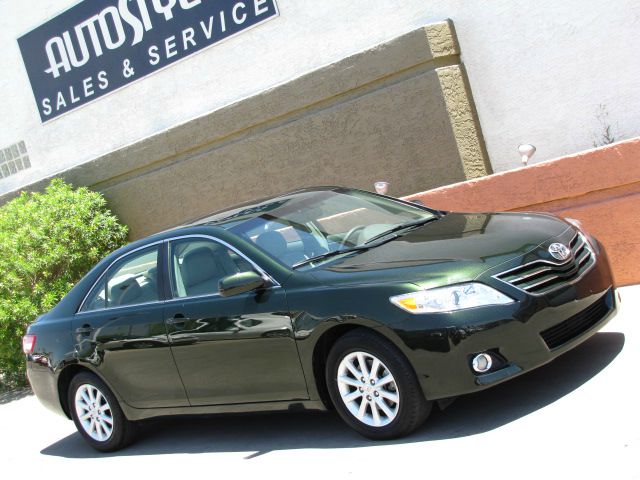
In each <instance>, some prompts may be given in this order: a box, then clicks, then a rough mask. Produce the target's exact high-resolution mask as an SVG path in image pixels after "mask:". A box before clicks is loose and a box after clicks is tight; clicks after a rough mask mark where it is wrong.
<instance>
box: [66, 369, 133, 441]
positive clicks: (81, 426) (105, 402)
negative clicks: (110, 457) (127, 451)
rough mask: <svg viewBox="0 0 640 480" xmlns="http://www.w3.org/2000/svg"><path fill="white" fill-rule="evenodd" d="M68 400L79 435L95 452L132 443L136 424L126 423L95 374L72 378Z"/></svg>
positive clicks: (117, 406) (82, 374) (79, 375)
mask: <svg viewBox="0 0 640 480" xmlns="http://www.w3.org/2000/svg"><path fill="white" fill-rule="evenodd" d="M68 401H69V409H70V410H71V416H72V417H73V422H74V423H75V425H76V428H77V429H78V432H80V434H81V435H82V436H83V437H84V439H85V440H86V441H87V442H88V443H89V445H91V446H92V447H93V448H95V449H96V450H100V451H101V452H112V451H114V450H119V449H121V448H123V447H125V446H126V445H127V444H128V443H129V442H130V441H131V439H132V437H133V427H134V424H133V423H132V422H130V421H129V420H127V418H126V417H125V416H124V413H123V412H122V409H121V408H120V405H119V404H118V401H117V400H116V398H115V396H114V395H113V393H112V392H111V390H109V387H107V386H106V385H105V384H104V382H103V381H102V380H100V378H98V377H97V376H96V375H94V374H92V373H89V372H82V373H79V374H77V375H76V376H75V377H73V379H72V380H71V385H70V386H69V397H68Z"/></svg>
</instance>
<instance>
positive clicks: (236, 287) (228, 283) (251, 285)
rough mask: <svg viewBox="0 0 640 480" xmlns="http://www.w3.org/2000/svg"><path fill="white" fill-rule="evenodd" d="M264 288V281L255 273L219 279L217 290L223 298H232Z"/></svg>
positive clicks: (241, 273) (242, 273) (236, 274)
mask: <svg viewBox="0 0 640 480" xmlns="http://www.w3.org/2000/svg"><path fill="white" fill-rule="evenodd" d="M264 286H265V280H264V278H262V277H261V276H260V275H258V274H257V273H256V272H240V273H234V274H233V275H228V276H226V277H224V278H221V279H220V282H219V283H218V289H219V291H220V295H222V296H223V297H232V296H233V295H240V294H241V293H247V292H251V291H253V290H257V289H259V288H261V287H264Z"/></svg>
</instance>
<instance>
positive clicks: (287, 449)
mask: <svg viewBox="0 0 640 480" xmlns="http://www.w3.org/2000/svg"><path fill="white" fill-rule="evenodd" d="M619 291H620V293H621V295H622V300H623V301H622V304H621V308H620V310H619V313H618V315H617V316H616V317H615V318H614V319H613V320H612V321H611V322H610V323H609V324H608V325H607V326H605V328H604V329H603V330H602V331H601V332H599V333H597V334H596V335H595V336H594V337H592V338H591V339H590V340H588V341H587V342H585V343H584V344H582V345H581V346H579V347H578V348H576V349H574V350H572V351H571V352H569V353H567V354H565V355H563V356H562V357H560V358H558V359H556V360H555V361H554V362H552V363H550V364H548V365H546V366H544V367H541V368H539V369H537V370H535V371H533V372H530V373H528V374H526V375H523V376H521V377H519V378H517V379H514V380H512V381H510V382H507V383H505V384H502V385H499V386H496V387H494V388H492V389H489V390H486V391H484V392H479V393H475V394H472V395H467V396H465V397H461V398H459V399H458V400H456V401H455V402H454V403H453V404H451V405H450V406H449V407H448V408H447V409H446V410H444V411H434V413H433V414H432V415H431V417H430V419H429V420H428V421H427V423H425V425H424V426H423V427H422V428H421V429H420V430H418V431H417V432H416V433H415V434H413V435H411V436H410V437H408V438H405V439H402V440H396V441H389V442H373V441H370V440H367V439H364V438H362V437H360V436H358V435H357V434H356V433H354V432H352V431H351V430H350V429H348V428H347V427H346V426H345V425H343V424H342V422H341V421H340V420H339V419H338V418H337V416H336V415H335V414H333V413H313V414H311V413H306V414H305V413H290V414H286V413H277V414H259V415H258V414H256V415H242V416H239V415H235V416H215V417H195V418H194V417H187V418H175V419H165V420H154V421H151V422H149V423H148V424H146V425H145V426H144V427H143V429H142V432H141V434H140V436H139V438H138V441H137V442H136V443H135V444H133V445H132V446H131V447H129V448H127V449H125V450H122V451H120V452H115V453H112V454H101V453H98V452H96V451H94V450H93V449H91V448H90V447H89V446H87V445H86V444H85V443H84V442H83V440H82V439H81V438H80V436H79V434H77V433H76V431H75V428H74V425H73V423H72V422H71V421H68V420H66V419H65V418H62V417H59V416H57V415H55V414H53V413H51V412H49V411H48V410H46V409H45V408H44V407H42V406H41V405H40V404H39V402H38V400H37V399H36V398H35V397H33V396H31V395H27V396H24V395H20V394H18V395H14V396H10V397H6V396H5V397H3V398H2V399H0V476H2V477H3V478H13V476H14V475H15V476H19V477H32V476H33V477H35V476H38V477H44V478H47V479H48V480H54V479H58V478H67V479H68V478H74V477H75V476H77V475H82V476H83V477H85V478H91V479H92V480H93V479H100V478H116V479H118V478H123V479H124V478H127V479H128V478H135V477H141V476H145V480H147V479H148V480H151V479H152V478H154V479H155V478H169V477H171V478H180V476H184V475H190V476H191V475H197V478H200V477H202V478H224V479H225V480H226V479H227V478H230V479H237V478H249V477H251V478H265V477H266V478H276V477H277V478H296V479H300V480H302V479H306V478H331V479H338V478H358V479H367V480H373V479H376V480H378V479H382V478H385V479H388V478H389V477H391V476H394V477H408V476H411V477H415V478H425V479H427V478H430V479H434V478H437V479H441V478H445V477H449V478H474V479H482V478H491V479H492V480H495V479H502V478H504V479H512V478H513V479H516V478H517V479H518V480H520V479H528V478H536V479H537V478H540V479H542V478H544V479H559V478H570V479H574V478H580V479H584V478H599V479H602V478H606V479H607V480H609V479H616V480H617V479H628V478H633V479H640V374H639V373H638V365H639V363H640V340H639V335H640V322H638V317H639V313H640V285H636V286H632V287H625V288H622V289H620V290H619ZM6 474H11V476H5V475H6Z"/></svg>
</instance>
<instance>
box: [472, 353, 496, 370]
mask: <svg viewBox="0 0 640 480" xmlns="http://www.w3.org/2000/svg"><path fill="white" fill-rule="evenodd" d="M492 364H493V359H492V358H491V355H489V354H488V353H479V354H478V355H476V356H475V357H473V360H472V361H471V366H472V367H473V370H474V371H475V372H478V373H485V372H488V371H489V370H491V365H492Z"/></svg>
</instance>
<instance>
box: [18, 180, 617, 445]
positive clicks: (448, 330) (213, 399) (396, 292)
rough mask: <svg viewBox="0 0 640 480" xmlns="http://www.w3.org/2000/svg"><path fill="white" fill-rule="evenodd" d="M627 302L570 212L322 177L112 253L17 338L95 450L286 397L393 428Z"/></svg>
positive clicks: (553, 352) (374, 427)
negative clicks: (432, 200) (443, 206)
mask: <svg viewBox="0 0 640 480" xmlns="http://www.w3.org/2000/svg"><path fill="white" fill-rule="evenodd" d="M615 309H616V298H615V292H614V288H613V282H612V276H611V272H610V268H609V264H608V261H607V257H606V254H605V251H604V249H603V247H602V245H601V244H599V243H598V241H597V240H596V239H595V238H594V237H592V236H590V235H589V234H588V233H587V232H585V231H584V230H583V229H582V227H581V225H580V223H579V222H577V221H574V220H569V219H561V218H558V217H555V216H553V215H548V214H535V213H482V214H480V213H452V212H445V211H439V210H434V209H430V208H427V207H424V206H421V205H416V204H412V203H408V202H404V201H401V200H398V199H394V198H390V197H386V196H381V195H376V194H372V193H368V192H364V191H360V190H354V189H348V188H340V187H317V188H310V189H304V190H298V191H295V192H291V193H286V194H283V195H280V196H277V197H274V198H269V199H263V200H260V201H255V202H251V203H247V204H244V205H241V206H237V207H234V208H232V209H228V210H225V211H222V212H218V213H215V214H212V215H210V216H208V217H206V218H202V219H200V220H198V221H196V222H193V223H192V224H190V225H187V226H184V227H180V228H175V229H172V230H169V231H165V232H163V233H159V234H156V235H153V236H150V237H148V238H145V239H142V240H139V241H136V242H134V243H131V244H129V245H127V246H125V247H123V248H121V249H119V250H118V251H115V252H113V253H112V254H110V255H109V256H107V257H106V258H104V259H103V260H102V261H101V262H100V263H98V264H97V265H96V266H95V267H94V268H93V269H92V270H91V271H90V272H89V273H88V274H87V275H86V276H85V277H84V278H83V279H82V280H81V281H80V282H79V283H78V284H77V285H76V286H75V287H74V288H73V289H72V290H71V291H70V292H69V293H68V295H66V296H65V297H64V298H63V299H62V300H61V301H60V302H59V303H58V305H57V306H55V307H54V308H53V309H52V310H51V311H49V312H47V313H46V314H44V315H42V316H41V317H39V318H38V319H37V320H36V321H35V322H34V323H33V324H31V325H30V326H29V328H28V331H27V333H26V335H25V336H24V338H23V349H24V351H25V354H26V359H27V374H28V377H29V381H30V383H31V385H32V387H33V390H34V392H35V393H36V395H37V396H38V398H39V399H40V400H41V401H42V403H43V404H44V405H46V406H47V407H49V408H51V409H52V410H54V411H56V412H59V413H61V414H62V415H65V416H67V417H68V418H70V419H73V421H74V422H75V425H76V427H77V429H78V431H79V432H80V434H81V435H82V436H83V437H84V438H85V439H86V441H87V442H88V443H89V444H90V445H92V446H93V447H95V448H96V449H98V450H102V451H110V450H116V449H118V448H122V447H123V446H125V445H126V444H127V443H128V442H130V441H131V439H132V438H133V434H134V431H135V427H136V425H137V424H138V422H139V421H141V420H143V419H147V418H152V417H159V416H168V415H184V414H208V413H225V412H247V411H272V410H287V409H308V410H326V409H332V410H335V411H336V412H337V414H338V415H340V417H341V418H342V419H343V420H344V421H345V422H346V423H347V424H348V425H349V426H351V427H352V428H353V429H355V430H356V431H357V432H359V433H361V434H362V435H364V436H367V437H370V438H373V439H388V438H394V437H400V436H403V435H407V434H409V433H410V432H412V431H413V430H415V429H416V428H417V427H418V426H420V425H421V424H422V423H423V422H424V420H425V419H426V418H427V416H428V415H429V413H430V411H431V408H432V406H433V405H434V404H435V405H438V404H442V403H444V402H445V401H447V400H448V399H451V398H454V397H456V396H459V395H462V394H466V393H470V392H475V391H478V390H481V389H484V388H488V387H490V386H493V385H496V384H499V383H501V382H504V381H506V380H508V379H511V378H514V377H516V376H518V375H521V374H523V373H525V372H527V371H530V370H532V369H534V368H536V367H539V366H540V365H543V364H545V363H547V362H549V361H551V360H553V359H554V358H556V357H557V356H558V355H560V354H562V353H564V352H566V351H567V350H570V349H572V348H574V347H575V346H576V345H578V344H579V343H581V342H583V341H584V340H585V339H587V338H588V337H590V336H591V335H592V334H593V333H594V332H596V331H597V330H598V329H599V328H600V327H601V326H602V325H603V324H604V323H605V322H606V321H607V320H608V319H610V318H611V316H612V315H613V314H614V312H615Z"/></svg>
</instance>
